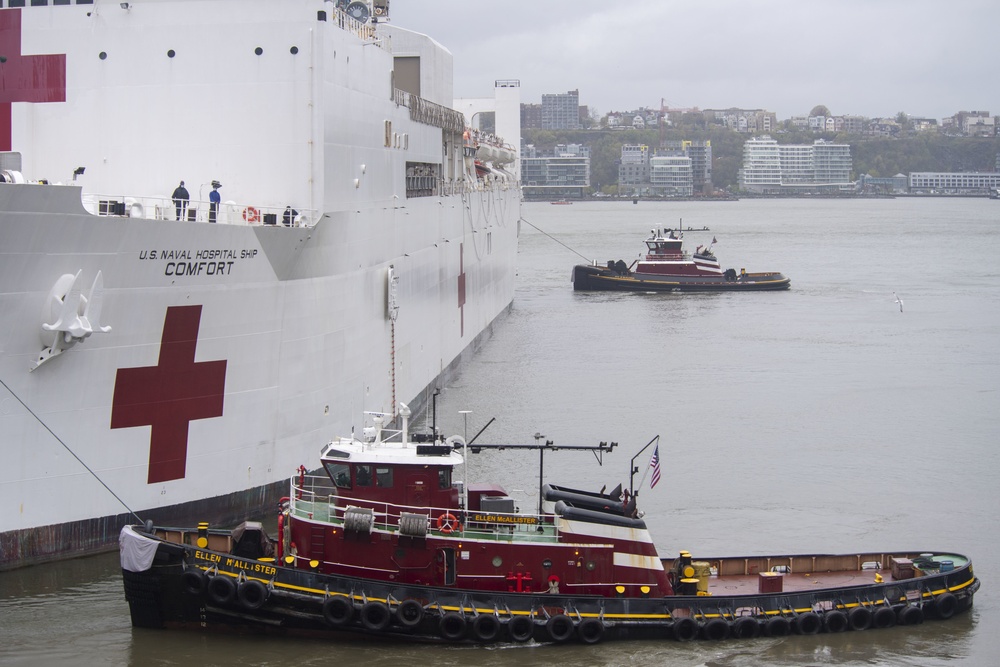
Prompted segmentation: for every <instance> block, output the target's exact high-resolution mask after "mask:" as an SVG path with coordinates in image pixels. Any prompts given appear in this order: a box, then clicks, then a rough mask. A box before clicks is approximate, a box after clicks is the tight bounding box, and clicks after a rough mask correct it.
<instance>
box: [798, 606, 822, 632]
mask: <svg viewBox="0 0 1000 667" xmlns="http://www.w3.org/2000/svg"><path fill="white" fill-rule="evenodd" d="M793 624H794V627H795V632H796V633H797V634H800V635H814V634H816V633H817V632H819V631H820V629H822V627H823V619H822V618H820V615H819V614H817V613H816V612H814V611H807V612H806V613H804V614H799V615H798V616H796V617H795V621H794V623H793Z"/></svg>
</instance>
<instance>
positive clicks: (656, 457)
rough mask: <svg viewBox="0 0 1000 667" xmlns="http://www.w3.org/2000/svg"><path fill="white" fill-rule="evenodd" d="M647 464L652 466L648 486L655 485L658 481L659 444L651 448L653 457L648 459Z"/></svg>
mask: <svg viewBox="0 0 1000 667" xmlns="http://www.w3.org/2000/svg"><path fill="white" fill-rule="evenodd" d="M649 465H650V466H652V468H653V477H652V478H651V479H650V482H649V488H653V487H654V486H656V483H657V482H659V481H660V446H659V445H657V446H656V447H655V448H654V449H653V458H651V459H649Z"/></svg>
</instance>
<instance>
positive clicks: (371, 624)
mask: <svg viewBox="0 0 1000 667" xmlns="http://www.w3.org/2000/svg"><path fill="white" fill-rule="evenodd" d="M391 620H392V614H391V613H390V612H389V607H388V606H387V605H386V604H385V603H384V602H376V601H375V600H369V601H368V602H366V603H364V605H362V607H361V625H363V626H365V628H367V629H368V630H372V631H374V632H381V631H382V630H385V629H386V628H387V627H389V621H391Z"/></svg>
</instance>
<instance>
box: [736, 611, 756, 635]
mask: <svg viewBox="0 0 1000 667" xmlns="http://www.w3.org/2000/svg"><path fill="white" fill-rule="evenodd" d="M759 634H760V623H759V622H758V621H757V619H756V618H753V617H751V616H744V617H743V618H738V619H736V622H735V623H733V637H735V638H736V639H753V638H755V637H756V636H757V635H759Z"/></svg>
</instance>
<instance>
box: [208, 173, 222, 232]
mask: <svg viewBox="0 0 1000 667" xmlns="http://www.w3.org/2000/svg"><path fill="white" fill-rule="evenodd" d="M221 187H222V183H219V182H218V181H212V191H211V192H210V193H208V221H209V222H215V221H216V219H217V218H218V216H219V204H220V203H221V202H222V195H220V194H219V188H221Z"/></svg>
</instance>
